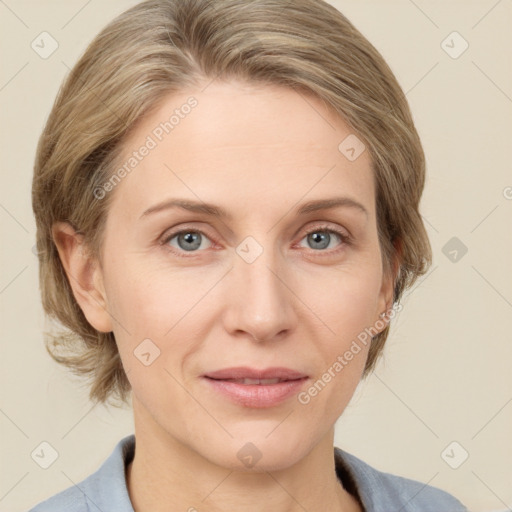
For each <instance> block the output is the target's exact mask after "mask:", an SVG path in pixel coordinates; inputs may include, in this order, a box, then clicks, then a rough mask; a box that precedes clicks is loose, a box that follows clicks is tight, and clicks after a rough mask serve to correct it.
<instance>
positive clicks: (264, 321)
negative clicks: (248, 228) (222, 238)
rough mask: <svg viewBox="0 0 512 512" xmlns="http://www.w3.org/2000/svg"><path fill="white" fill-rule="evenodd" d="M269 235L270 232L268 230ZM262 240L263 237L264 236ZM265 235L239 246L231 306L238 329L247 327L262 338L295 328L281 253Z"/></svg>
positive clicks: (245, 241)
mask: <svg viewBox="0 0 512 512" xmlns="http://www.w3.org/2000/svg"><path fill="white" fill-rule="evenodd" d="M267 235H268V233H267ZM259 238H260V240H262V239H263V235H261V236H260V237H259ZM271 240H272V236H271V235H268V236H265V241H263V243H261V242H260V241H258V240H257V239H256V238H255V237H252V236H248V237H246V238H245V239H244V240H243V241H242V242H241V243H240V244H239V245H238V246H237V248H236V253H237V254H236V258H235V262H234V268H233V275H232V278H233V281H234V282H233V285H234V286H235V288H236V289H237V290H238V293H236V292H235V293H234V294H233V297H234V298H235V300H234V302H232V303H231V307H232V308H234V311H235V312H236V313H235V315H234V318H235V320H234V321H235V324H234V325H232V327H233V328H234V329H236V330H244V331H246V332H248V333H250V334H251V335H252V336H253V337H255V338H257V339H258V340H264V339H268V338H272V337H273V336H275V335H277V334H278V333H279V332H281V331H282V330H286V329H290V328H291V321H292V314H291V311H292V310H291V307H292V305H291V302H290V301H291V295H292V294H291V292H290V290H289V289H288V288H287V286H285V284H284V283H283V281H285V282H286V277H285V276H284V275H280V274H282V273H283V272H282V269H283V265H282V264H281V263H282V261H281V258H280V252H279V250H278V249H277V248H276V247H274V245H273V243H272V242H271Z"/></svg>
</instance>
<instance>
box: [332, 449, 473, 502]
mask: <svg viewBox="0 0 512 512" xmlns="http://www.w3.org/2000/svg"><path fill="white" fill-rule="evenodd" d="M335 461H336V467H337V471H339V470H340V466H341V467H342V468H343V470H344V471H346V472H348V473H349V474H350V476H351V477H352V480H353V481H354V483H355V486H356V489H357V492H358V493H359V496H360V499H361V501H362V502H363V504H364V506H365V510H366V511H367V512H389V510H395V509H396V510H401V511H402V512H468V511H467V508H466V507H465V506H464V505H463V504H462V503H461V502H460V501H459V500H457V499H456V498H455V497H454V496H452V495H451V494H449V493H447V492H446V491H443V490H441V489H438V488H437V487H433V486H431V485H427V484H425V483H422V482H418V481H416V480H412V479H409V478H404V477H401V476H398V475H393V474H391V473H386V472H383V471H379V470H378V469H375V468H373V467H372V466H370V465H369V464H367V463H366V462H364V461H362V460H361V459H359V458H357V457H356V456H354V455H351V454H350V453H347V452H345V451H343V450H341V449H340V448H337V447H335ZM397 507H398V508H397Z"/></svg>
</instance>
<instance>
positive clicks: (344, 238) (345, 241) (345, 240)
mask: <svg viewBox="0 0 512 512" xmlns="http://www.w3.org/2000/svg"><path fill="white" fill-rule="evenodd" d="M317 232H322V233H334V234H335V235H337V236H338V237H339V238H340V240H341V244H340V247H338V248H337V249H334V250H332V249H331V250H328V251H325V250H314V249H311V251H313V252H314V253H316V255H318V256H320V257H324V256H325V257H327V256H333V255H335V254H337V253H338V252H339V251H341V250H343V248H344V247H345V246H350V245H352V238H351V237H350V236H349V235H347V234H346V233H344V232H342V231H341V230H338V229H334V228H332V227H330V226H328V225H325V224H324V225H320V226H315V227H314V228H313V229H310V230H309V231H307V232H306V233H304V235H303V236H302V238H301V240H302V239H304V238H305V237H307V236H308V235H310V234H312V233H317ZM182 233H199V234H201V235H203V236H205V237H206V238H208V239H210V240H211V241H212V242H213V243H214V244H217V243H218V241H217V240H216V239H215V238H214V237H210V236H209V235H208V234H206V233H205V232H204V231H202V230H201V229H196V228H189V229H187V228H185V229H180V230H179V231H174V232H172V233H169V234H166V235H164V237H163V239H162V240H161V242H160V244H161V245H163V246H165V248H166V249H167V250H169V251H171V252H172V253H173V254H175V255H177V256H178V257H182V258H191V257H194V253H198V252H199V253H200V252H201V251H191V252H190V255H187V253H186V251H183V250H177V249H175V248H174V247H171V246H169V245H167V244H168V243H169V241H170V240H172V239H173V238H174V237H176V236H177V235H181V234H182Z"/></svg>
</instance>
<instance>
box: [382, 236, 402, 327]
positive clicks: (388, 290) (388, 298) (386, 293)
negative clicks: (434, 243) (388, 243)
mask: <svg viewBox="0 0 512 512" xmlns="http://www.w3.org/2000/svg"><path fill="white" fill-rule="evenodd" d="M393 245H394V247H395V258H394V260H393V261H392V262H391V275H389V274H388V275H386V274H383V276H382V286H381V289H380V294H379V302H378V304H379V308H380V309H379V311H378V314H380V313H384V312H385V313H388V311H389V309H390V308H391V307H392V305H393V296H394V291H395V282H396V278H397V277H398V271H399V269H400V261H401V259H402V244H401V241H400V240H398V239H397V240H395V241H394V242H393ZM379 318H380V317H379ZM385 318H386V317H385Z"/></svg>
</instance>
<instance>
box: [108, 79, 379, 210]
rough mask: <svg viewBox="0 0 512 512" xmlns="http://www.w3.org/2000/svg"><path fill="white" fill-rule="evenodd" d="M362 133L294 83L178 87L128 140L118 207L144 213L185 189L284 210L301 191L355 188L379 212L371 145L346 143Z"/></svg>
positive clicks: (244, 206) (197, 195)
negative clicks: (348, 146)
mask: <svg viewBox="0 0 512 512" xmlns="http://www.w3.org/2000/svg"><path fill="white" fill-rule="evenodd" d="M354 137H355V134H353V131H352V130H351V129H350V127H349V126H348V125H347V124H346V123H345V122H344V121H343V119H341V118H340V117H339V116H336V115H334V114H333V113H332V112H331V111H329V110H328V109H327V108H326V107H325V106H324V105H323V104H322V102H321V101H320V100H318V99H317V98H315V97H313V96H311V95H305V94H304V93H299V92H297V91H295V90H293V89H290V88H284V87H280V86H270V85H265V86H261V85H258V86H254V85H252V84H244V83H240V82H213V83H211V84H209V85H207V86H206V88H205V89H203V90H200V89H197V90H187V91H183V92H180V93H172V94H169V95H168V96H166V97H165V98H163V99H162V100H161V101H160V103H159V104H158V105H157V106H156V107H155V108H153V109H152V111H151V113H150V114H148V115H146V116H145V117H144V118H143V119H142V120H141V121H140V122H139V123H138V125H137V126H136V128H135V129H134V130H133V132H132V133H131V134H130V137H129V138H128V139H127V140H126V141H125V143H124V147H123V154H122V155H121V159H120V162H119V165H125V167H126V169H129V172H128V173H125V174H126V177H124V178H123V179H122V180H121V182H120V183H119V184H118V185H117V186H116V189H115V192H114V193H115V197H114V202H113V207H116V208H122V209H123V210H124V212H123V214H124V215H127V216H130V215H132V214H133V215H137V214H138V215H140V214H141V213H142V212H143V211H144V210H145V209H147V208H148V207H151V206H152V205H153V204H154V203H157V202H159V201H161V200H163V199H165V198H166V197H181V198H190V199H194V200H203V201H205V202H210V203H217V204H222V205H232V206H233V208H234V209H236V208H237V207H238V208H240V212H243V211H247V210H248V209H250V210H251V211H256V210H254V208H252V207H255V208H259V209H260V213H261V208H262V207H263V208H269V209H273V210H274V213H275V214H278V210H279V207H281V208H285V207H289V206H291V205H292V204H296V203H297V202H299V201H301V199H304V201H306V200H311V199H316V198H325V197H331V196H333V195H349V196H351V197H354V198H357V199H358V200H359V201H360V202H362V203H364V204H365V206H366V207H367V209H368V210H369V211H370V213H372V212H373V209H374V205H373V203H374V188H373V187H374V184H373V171H372V169H371V160H370V156H369V152H368V151H367V150H364V151H363V152H362V153H361V154H360V155H359V156H358V157H357V158H356V159H349V158H347V154H346V152H345V150H346V148H345V147H344V146H345V145H346V144H345V142H344V141H349V142H350V143H351V145H354V144H353V142H354V141H355V142H356V144H357V139H354ZM340 144H341V150H340ZM363 147H364V146H363ZM355 149H356V150H357V151H358V152H359V151H360V150H361V146H359V147H356V148H355ZM142 154H143V155H142ZM349 155H350V154H349ZM126 164H129V165H126ZM269 211H270V210H269ZM235 213H236V212H235Z"/></svg>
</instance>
